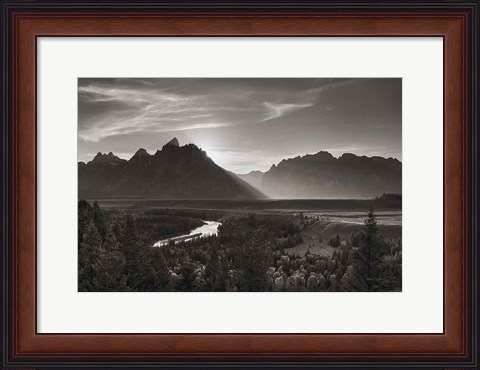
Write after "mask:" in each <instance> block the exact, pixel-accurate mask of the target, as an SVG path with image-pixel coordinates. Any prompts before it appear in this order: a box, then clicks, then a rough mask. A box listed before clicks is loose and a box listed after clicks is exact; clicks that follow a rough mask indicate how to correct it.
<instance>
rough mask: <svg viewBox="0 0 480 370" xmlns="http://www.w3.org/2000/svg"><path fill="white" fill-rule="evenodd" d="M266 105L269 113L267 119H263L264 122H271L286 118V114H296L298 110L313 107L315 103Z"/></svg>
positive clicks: (266, 103)
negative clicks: (282, 117)
mask: <svg viewBox="0 0 480 370" xmlns="http://www.w3.org/2000/svg"><path fill="white" fill-rule="evenodd" d="M264 105H265V107H266V108H267V109H268V112H267V117H266V118H264V119H262V121H269V120H272V119H275V118H278V117H281V116H284V115H285V114H288V113H291V112H294V111H296V110H299V109H303V108H308V107H311V106H312V105H313V103H303V104H301V103H297V104H293V103H285V104H275V103H269V102H265V103H264Z"/></svg>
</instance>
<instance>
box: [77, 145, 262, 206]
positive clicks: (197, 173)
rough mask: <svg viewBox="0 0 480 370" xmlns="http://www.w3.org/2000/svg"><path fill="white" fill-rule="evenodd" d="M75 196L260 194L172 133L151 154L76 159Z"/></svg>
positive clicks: (254, 196)
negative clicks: (84, 159)
mask: <svg viewBox="0 0 480 370" xmlns="http://www.w3.org/2000/svg"><path fill="white" fill-rule="evenodd" d="M78 196H79V198H80V199H99V198H105V199H106V198H108V199H112V198H137V199H147V198H152V199H261V198H264V195H263V194H262V193H261V192H260V191H258V190H257V189H255V188H253V187H252V186H251V185H249V184H247V183H246V182H245V181H243V180H241V179H240V178H239V177H237V176H236V175H234V174H232V173H230V172H228V171H225V170H224V169H223V168H221V167H220V166H218V165H217V164H215V163H214V162H213V160H212V159H210V158H209V157H208V156H207V153H205V152H204V151H203V150H201V149H200V148H198V147H197V146H196V145H194V144H188V145H184V146H180V145H179V143H178V140H177V139H176V138H174V139H172V140H171V141H170V142H169V143H167V144H165V145H164V146H163V148H162V150H157V152H156V153H155V154H153V155H150V154H149V153H148V152H147V151H146V150H145V149H139V150H138V151H137V152H136V153H135V155H134V156H133V157H132V158H130V159H129V160H125V159H121V158H118V157H117V156H115V155H114V154H113V153H108V154H102V153H98V154H97V155H96V156H95V158H94V159H93V160H92V161H90V162H88V163H84V162H80V163H79V164H78Z"/></svg>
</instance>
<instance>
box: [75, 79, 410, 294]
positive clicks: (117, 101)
mask: <svg viewBox="0 0 480 370" xmlns="http://www.w3.org/2000/svg"><path fill="white" fill-rule="evenodd" d="M77 144H78V153H77V156H78V163H77V165H78V291H79V292H311V293H315V292H401V291H402V79H401V78H79V79H78V137H77Z"/></svg>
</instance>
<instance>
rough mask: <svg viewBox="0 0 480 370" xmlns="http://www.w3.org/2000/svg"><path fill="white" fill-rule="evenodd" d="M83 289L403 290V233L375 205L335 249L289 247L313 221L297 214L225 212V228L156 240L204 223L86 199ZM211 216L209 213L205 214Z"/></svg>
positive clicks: (81, 236) (190, 216) (82, 209)
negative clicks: (385, 230) (386, 224)
mask: <svg viewBox="0 0 480 370" xmlns="http://www.w3.org/2000/svg"><path fill="white" fill-rule="evenodd" d="M78 212H79V228H78V242H79V254H78V256H79V258H78V261H79V262H78V268H79V274H78V277H79V280H78V281H79V283H78V289H79V291H170V292H175V291H178V292H182V291H184V292H190V291H198V292H209V291H210V292H225V291H241V292H262V291H263V292H264V291H277V292H290V291H291V292H302V291H305V292H306V291H317V292H327V291H332V292H334V291H401V288H402V285H401V284H402V279H401V276H402V275H401V274H402V252H401V249H402V247H401V239H399V240H396V241H392V240H388V241H387V240H385V239H384V238H383V236H382V235H381V234H380V233H379V232H378V228H377V223H376V218H375V214H374V211H373V210H370V211H369V212H368V214H367V216H366V220H365V224H364V226H363V230H362V231H361V232H360V233H357V234H354V235H351V236H350V237H349V238H348V240H343V241H340V239H339V238H338V240H337V238H336V239H335V245H336V248H335V251H334V252H333V255H332V256H330V257H328V256H319V255H315V254H310V253H308V252H307V253H306V254H305V255H304V256H300V255H292V254H288V253H287V252H286V251H285V249H286V248H290V247H292V246H295V245H298V244H299V243H301V242H302V238H301V235H300V234H301V231H302V230H303V229H304V228H305V227H307V226H308V225H309V222H311V221H309V220H308V218H307V217H304V216H303V214H300V215H296V216H285V215H282V216H277V215H258V214H254V213H251V214H247V215H233V216H229V217H222V216H221V215H214V217H216V218H217V219H218V218H219V217H222V219H221V221H222V224H221V225H220V227H219V230H218V235H217V236H210V237H206V238H198V239H195V240H193V241H189V242H180V243H171V244H170V245H164V246H162V247H159V248H156V247H152V245H153V242H154V241H156V240H159V239H165V238H169V237H173V236H176V235H180V234H183V233H188V232H189V231H190V230H191V229H193V228H195V227H197V226H198V225H201V224H202V220H201V219H200V217H198V216H199V214H198V213H195V212H190V211H182V213H180V212H169V211H165V210H155V211H147V212H133V213H132V212H128V211H125V210H123V211H118V210H105V209H101V208H100V207H99V206H98V204H96V203H94V204H93V205H90V204H89V203H88V202H86V201H80V202H79V207H78ZM201 216H202V217H206V215H205V214H202V215H201ZM209 217H210V218H212V215H209Z"/></svg>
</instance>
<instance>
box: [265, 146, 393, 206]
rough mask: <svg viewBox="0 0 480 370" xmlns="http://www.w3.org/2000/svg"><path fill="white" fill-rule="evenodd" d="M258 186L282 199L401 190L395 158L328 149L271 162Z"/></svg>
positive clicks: (371, 194) (361, 195) (373, 194)
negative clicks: (332, 153) (339, 154)
mask: <svg viewBox="0 0 480 370" xmlns="http://www.w3.org/2000/svg"><path fill="white" fill-rule="evenodd" d="M259 189H260V190H261V191H262V192H264V193H265V194H266V195H267V196H269V197H272V198H282V199H307V198H315V199H319V198H373V197H376V196H379V195H381V194H383V193H395V194H401V193H402V163H401V162H400V161H399V160H397V159H394V158H383V157H366V156H357V155H354V154H350V153H346V154H343V155H342V156H341V157H339V158H335V157H334V156H332V155H331V154H330V153H328V152H324V151H321V152H318V153H316V154H312V155H305V156H303V157H296V158H291V159H286V160H283V161H281V162H280V163H279V164H278V165H273V166H272V167H271V168H270V169H269V170H268V171H267V172H266V173H265V174H264V175H263V177H262V181H261V184H260V186H259Z"/></svg>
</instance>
